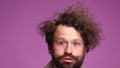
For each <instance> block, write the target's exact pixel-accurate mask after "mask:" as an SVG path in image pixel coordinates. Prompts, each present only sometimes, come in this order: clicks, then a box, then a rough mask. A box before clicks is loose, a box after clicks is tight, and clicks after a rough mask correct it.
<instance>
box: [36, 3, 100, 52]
mask: <svg viewBox="0 0 120 68" xmlns="http://www.w3.org/2000/svg"><path fill="white" fill-rule="evenodd" d="M59 25H65V26H69V27H73V28H75V29H76V30H77V31H78V32H79V33H80V34H81V36H82V38H83V40H84V44H85V47H87V52H89V51H90V50H92V49H94V48H95V47H96V46H98V45H99V44H100V40H101V37H100V33H101V28H100V27H99V25H100V24H99V22H97V21H95V20H94V18H93V15H91V14H89V13H88V11H87V9H86V8H85V7H84V6H83V5H72V6H69V7H68V8H67V9H65V11H63V12H62V13H59V14H58V17H57V18H55V19H50V20H47V21H44V22H42V23H41V24H39V25H38V29H39V31H40V33H42V34H43V35H45V40H46V42H47V44H48V48H49V49H51V48H52V46H53V42H54V34H55V31H56V29H57V27H58V26H59Z"/></svg>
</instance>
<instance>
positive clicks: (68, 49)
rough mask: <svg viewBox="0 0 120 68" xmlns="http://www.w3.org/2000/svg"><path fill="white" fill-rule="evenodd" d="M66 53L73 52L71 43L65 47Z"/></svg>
mask: <svg viewBox="0 0 120 68" xmlns="http://www.w3.org/2000/svg"><path fill="white" fill-rule="evenodd" d="M64 53H65V54H72V46H71V45H70V44H69V45H67V46H66V48H65V52H64Z"/></svg>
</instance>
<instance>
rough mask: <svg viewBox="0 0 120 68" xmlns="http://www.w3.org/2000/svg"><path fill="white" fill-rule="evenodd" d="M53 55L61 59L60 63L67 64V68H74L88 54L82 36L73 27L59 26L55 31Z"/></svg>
mask: <svg viewBox="0 0 120 68" xmlns="http://www.w3.org/2000/svg"><path fill="white" fill-rule="evenodd" d="M54 37H55V38H54V39H55V40H54V43H53V51H51V50H50V51H51V52H52V55H53V57H54V58H60V57H61V58H60V59H59V60H58V62H59V63H61V64H65V66H64V67H65V68H68V67H69V68H72V67H73V65H74V64H76V63H77V62H78V61H80V60H82V59H83V58H84V56H85V54H86V48H85V45H84V41H83V38H82V36H81V34H80V33H79V32H78V31H76V30H75V29H74V28H73V27H69V26H65V25H59V26H58V27H57V29H56V31H55V35H54Z"/></svg>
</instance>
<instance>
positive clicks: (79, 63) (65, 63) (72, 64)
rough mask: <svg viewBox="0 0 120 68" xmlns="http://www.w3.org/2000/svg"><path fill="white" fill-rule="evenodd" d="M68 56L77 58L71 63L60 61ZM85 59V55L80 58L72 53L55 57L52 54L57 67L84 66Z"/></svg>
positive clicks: (72, 67)
mask: <svg viewBox="0 0 120 68" xmlns="http://www.w3.org/2000/svg"><path fill="white" fill-rule="evenodd" d="M66 56H69V57H71V58H73V60H75V61H76V62H75V63H69V62H60V60H61V59H62V58H64V57H66ZM83 60H84V56H83V57H82V58H81V59H78V58H77V57H75V56H73V55H70V54H65V55H63V56H59V57H57V58H56V57H55V56H53V55H52V62H53V63H54V64H55V66H56V67H57V68H80V67H81V66H82V63H83Z"/></svg>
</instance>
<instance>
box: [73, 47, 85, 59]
mask: <svg viewBox="0 0 120 68" xmlns="http://www.w3.org/2000/svg"><path fill="white" fill-rule="evenodd" d="M73 55H74V56H78V57H83V56H84V55H85V49H84V47H81V48H78V49H74V52H73Z"/></svg>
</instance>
